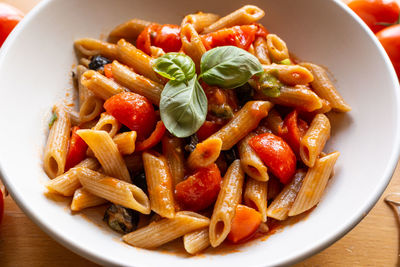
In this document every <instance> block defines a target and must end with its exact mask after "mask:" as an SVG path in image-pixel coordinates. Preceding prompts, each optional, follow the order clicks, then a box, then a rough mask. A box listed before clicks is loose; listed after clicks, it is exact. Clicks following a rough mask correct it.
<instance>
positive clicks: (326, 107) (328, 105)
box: [313, 98, 332, 115]
mask: <svg viewBox="0 0 400 267" xmlns="http://www.w3.org/2000/svg"><path fill="white" fill-rule="evenodd" d="M321 102H322V107H321V108H320V109H316V110H314V111H313V113H314V114H315V115H316V114H318V113H328V112H329V111H331V110H332V106H331V103H329V101H328V100H326V99H322V98H321Z"/></svg>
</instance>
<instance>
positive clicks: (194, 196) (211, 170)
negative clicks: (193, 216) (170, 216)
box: [175, 164, 221, 211]
mask: <svg viewBox="0 0 400 267" xmlns="http://www.w3.org/2000/svg"><path fill="white" fill-rule="evenodd" d="M220 184H221V173H220V172H219V169H218V167H217V165H216V164H212V165H210V166H209V167H206V168H200V169H198V170H197V171H196V172H195V173H194V174H193V175H191V176H189V178H187V179H186V180H184V181H182V182H180V183H178V184H177V185H176V187H175V198H176V200H177V201H178V203H179V204H180V206H181V207H182V208H183V209H184V210H192V211H199V210H203V209H205V208H207V207H208V206H210V205H211V204H213V203H214V202H215V200H216V199H217V197H218V193H219V190H220V186H221V185H220Z"/></svg>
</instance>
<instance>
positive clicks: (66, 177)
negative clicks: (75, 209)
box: [46, 158, 100, 197]
mask: <svg viewBox="0 0 400 267" xmlns="http://www.w3.org/2000/svg"><path fill="white" fill-rule="evenodd" d="M76 167H85V168H88V169H91V170H97V169H98V168H100V164H99V162H98V161H97V160H96V159H93V158H87V159H84V160H83V161H81V162H80V163H79V164H78V165H76ZM75 170H76V169H75V168H72V169H69V170H68V171H67V172H65V173H64V174H62V175H60V176H57V177H56V178H54V179H53V180H50V181H48V182H47V183H46V187H47V189H48V190H49V191H50V192H55V193H58V194H61V195H63V196H67V197H69V196H72V195H73V194H74V192H75V190H76V189H78V188H79V187H80V186H81V184H80V182H79V177H78V175H79V174H78V173H77V172H76V171H75Z"/></svg>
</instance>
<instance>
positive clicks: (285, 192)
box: [267, 169, 306, 221]
mask: <svg viewBox="0 0 400 267" xmlns="http://www.w3.org/2000/svg"><path fill="white" fill-rule="evenodd" d="M305 176H306V171H305V170H304V169H299V170H297V171H296V173H295V175H294V177H293V180H292V181H291V182H290V183H289V184H287V185H285V187H284V188H283V189H282V191H281V192H280V193H279V195H278V196H277V197H276V198H275V199H274V201H272V203H271V204H270V205H269V207H268V211H267V216H268V217H271V218H274V219H275V220H280V221H282V220H286V218H287V217H288V213H289V210H290V208H291V207H292V205H293V202H294V200H295V199H296V196H297V194H298V193H299V191H300V187H301V185H302V183H303V179H304V177H305Z"/></svg>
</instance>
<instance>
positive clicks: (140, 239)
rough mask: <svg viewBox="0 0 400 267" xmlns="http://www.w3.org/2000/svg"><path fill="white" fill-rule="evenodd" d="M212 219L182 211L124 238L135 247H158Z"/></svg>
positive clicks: (203, 225)
mask: <svg viewBox="0 0 400 267" xmlns="http://www.w3.org/2000/svg"><path fill="white" fill-rule="evenodd" d="M209 223H210V220H209V219H208V218H207V217H204V216H202V215H200V214H197V213H195V212H190V211H180V212H178V213H176V216H175V217H174V218H171V219H162V220H160V221H157V222H153V223H150V224H149V225H147V226H145V227H142V228H140V229H139V230H136V231H134V232H132V233H129V234H126V235H124V236H123V237H122V239H123V240H124V241H125V242H126V243H128V244H130V245H132V246H135V247H139V248H157V247H159V246H161V245H163V244H165V243H168V242H170V241H172V240H174V239H177V238H178V237H181V236H183V235H185V234H187V233H190V232H193V231H196V230H198V229H201V228H204V227H207V226H208V225H209Z"/></svg>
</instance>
